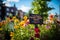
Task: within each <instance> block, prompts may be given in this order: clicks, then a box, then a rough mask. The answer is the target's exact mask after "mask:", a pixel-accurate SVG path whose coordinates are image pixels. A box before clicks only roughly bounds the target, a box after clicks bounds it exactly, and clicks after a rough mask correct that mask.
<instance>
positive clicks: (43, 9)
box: [32, 0, 53, 18]
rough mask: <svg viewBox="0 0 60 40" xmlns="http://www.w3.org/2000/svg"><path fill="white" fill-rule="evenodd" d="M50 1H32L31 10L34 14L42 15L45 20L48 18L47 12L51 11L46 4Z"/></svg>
mask: <svg viewBox="0 0 60 40" xmlns="http://www.w3.org/2000/svg"><path fill="white" fill-rule="evenodd" d="M50 1H51V0H33V2H32V5H33V7H32V10H33V11H34V14H40V15H43V16H44V17H45V18H46V17H48V13H47V12H48V11H50V10H52V9H53V8H51V7H48V4H47V2H50Z"/></svg>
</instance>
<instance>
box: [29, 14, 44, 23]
mask: <svg viewBox="0 0 60 40" xmlns="http://www.w3.org/2000/svg"><path fill="white" fill-rule="evenodd" d="M29 20H30V24H43V18H42V16H41V15H39V14H30V15H29Z"/></svg>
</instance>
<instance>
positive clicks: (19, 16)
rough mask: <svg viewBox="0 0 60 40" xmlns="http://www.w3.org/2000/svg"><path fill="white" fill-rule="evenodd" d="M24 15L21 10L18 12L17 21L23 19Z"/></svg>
mask: <svg viewBox="0 0 60 40" xmlns="http://www.w3.org/2000/svg"><path fill="white" fill-rule="evenodd" d="M24 14H25V13H24V12H23V11H22V10H18V18H19V19H23V17H24Z"/></svg>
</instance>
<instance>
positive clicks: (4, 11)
mask: <svg viewBox="0 0 60 40" xmlns="http://www.w3.org/2000/svg"><path fill="white" fill-rule="evenodd" d="M16 12H17V8H16V6H15V4H14V6H13V7H7V6H5V4H2V3H1V4H0V20H4V19H5V17H7V16H15V15H16Z"/></svg>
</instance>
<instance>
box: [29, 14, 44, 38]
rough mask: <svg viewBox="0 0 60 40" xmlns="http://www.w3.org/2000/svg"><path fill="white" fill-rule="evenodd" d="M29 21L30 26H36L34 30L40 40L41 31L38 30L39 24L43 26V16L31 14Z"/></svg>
mask: <svg viewBox="0 0 60 40" xmlns="http://www.w3.org/2000/svg"><path fill="white" fill-rule="evenodd" d="M29 20H30V24H34V25H35V28H34V31H35V37H37V38H40V34H39V32H40V29H39V28H38V24H40V25H41V24H43V18H42V16H41V15H39V14H30V15H29Z"/></svg>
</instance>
